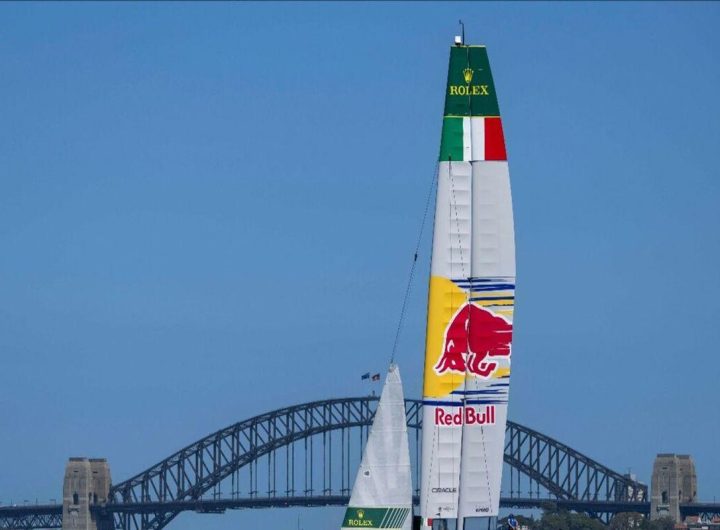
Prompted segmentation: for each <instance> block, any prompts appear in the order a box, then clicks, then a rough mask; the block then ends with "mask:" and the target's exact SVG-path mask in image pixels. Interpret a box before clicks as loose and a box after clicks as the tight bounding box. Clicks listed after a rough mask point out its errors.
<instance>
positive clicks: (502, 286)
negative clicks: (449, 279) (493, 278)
mask: <svg viewBox="0 0 720 530" xmlns="http://www.w3.org/2000/svg"><path fill="white" fill-rule="evenodd" d="M456 283H457V285H458V286H459V287H464V288H468V287H469V288H470V289H471V290H472V291H514V290H515V285H513V284H512V283H496V284H493V285H474V284H472V283H463V282H456Z"/></svg>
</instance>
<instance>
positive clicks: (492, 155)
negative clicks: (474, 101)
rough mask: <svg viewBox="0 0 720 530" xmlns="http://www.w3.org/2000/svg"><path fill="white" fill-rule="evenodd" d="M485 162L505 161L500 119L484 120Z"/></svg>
mask: <svg viewBox="0 0 720 530" xmlns="http://www.w3.org/2000/svg"><path fill="white" fill-rule="evenodd" d="M485 160H507V153H506V152H505V137H504V136H503V129H502V121H501V120H500V118H485Z"/></svg>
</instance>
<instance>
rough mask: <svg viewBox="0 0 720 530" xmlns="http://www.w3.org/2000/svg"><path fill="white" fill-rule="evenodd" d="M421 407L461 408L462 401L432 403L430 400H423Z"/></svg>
mask: <svg viewBox="0 0 720 530" xmlns="http://www.w3.org/2000/svg"><path fill="white" fill-rule="evenodd" d="M422 404H423V405H442V406H443V407H462V406H463V405H464V403H463V402H462V401H433V400H431V399H423V402H422Z"/></svg>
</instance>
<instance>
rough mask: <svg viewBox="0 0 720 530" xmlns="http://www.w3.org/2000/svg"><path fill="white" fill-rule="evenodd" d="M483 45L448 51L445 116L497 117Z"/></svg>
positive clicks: (458, 47)
mask: <svg viewBox="0 0 720 530" xmlns="http://www.w3.org/2000/svg"><path fill="white" fill-rule="evenodd" d="M499 115H500V110H499V108H498V102H497V95H496V94H495V84H494V83H493V78H492V72H491V71H490V62H489V61H488V55H487V49H486V48H485V46H453V47H452V48H450V67H449V69H448V81H447V91H446V92H445V116H499Z"/></svg>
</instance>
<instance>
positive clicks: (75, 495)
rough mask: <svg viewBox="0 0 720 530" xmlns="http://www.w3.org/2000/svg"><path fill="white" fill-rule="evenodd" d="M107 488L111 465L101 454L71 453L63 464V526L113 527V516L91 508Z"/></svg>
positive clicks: (84, 529) (65, 529) (82, 529)
mask: <svg viewBox="0 0 720 530" xmlns="http://www.w3.org/2000/svg"><path fill="white" fill-rule="evenodd" d="M109 492H110V466H108V463H107V460H105V459H104V458H84V457H80V458H78V457H74V458H70V459H69V460H68V463H67V464H66V466H65V480H64V481H63V510H62V512H63V516H62V530H112V529H113V526H114V525H113V519H112V517H107V516H102V515H97V511H93V510H91V508H92V507H93V506H95V505H99V504H104V503H106V502H107V500H108V494H109Z"/></svg>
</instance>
